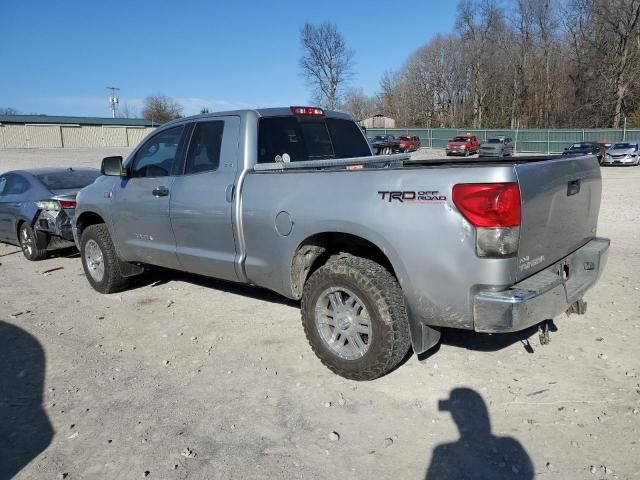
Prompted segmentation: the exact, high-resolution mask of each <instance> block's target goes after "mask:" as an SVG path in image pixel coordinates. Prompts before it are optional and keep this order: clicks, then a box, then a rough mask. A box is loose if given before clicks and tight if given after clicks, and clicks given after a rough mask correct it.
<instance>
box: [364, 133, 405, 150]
mask: <svg viewBox="0 0 640 480" xmlns="http://www.w3.org/2000/svg"><path fill="white" fill-rule="evenodd" d="M371 147H372V148H373V153H375V154H376V155H390V154H392V153H398V152H399V151H400V141H399V140H398V139H397V138H396V137H394V136H393V135H376V136H375V137H373V142H371Z"/></svg>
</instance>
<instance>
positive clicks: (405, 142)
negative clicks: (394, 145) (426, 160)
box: [400, 135, 422, 152]
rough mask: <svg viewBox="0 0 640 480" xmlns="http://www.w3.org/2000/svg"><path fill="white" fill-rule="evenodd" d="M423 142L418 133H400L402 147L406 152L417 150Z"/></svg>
mask: <svg viewBox="0 0 640 480" xmlns="http://www.w3.org/2000/svg"><path fill="white" fill-rule="evenodd" d="M421 144H422V142H420V137H418V136H417V135H400V148H401V149H402V150H403V151H405V152H415V151H416V150H418V149H419V148H420V145H421Z"/></svg>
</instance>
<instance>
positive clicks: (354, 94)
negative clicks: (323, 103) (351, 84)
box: [340, 88, 377, 120]
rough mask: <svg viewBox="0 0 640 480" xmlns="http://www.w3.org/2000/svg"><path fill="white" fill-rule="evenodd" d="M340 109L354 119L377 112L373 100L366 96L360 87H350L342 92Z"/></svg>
mask: <svg viewBox="0 0 640 480" xmlns="http://www.w3.org/2000/svg"><path fill="white" fill-rule="evenodd" d="M340 110H342V111H345V112H347V113H348V114H349V115H351V116H352V117H353V118H354V119H356V120H363V119H365V118H368V117H370V116H372V115H374V114H375V113H377V112H376V111H375V110H376V107H375V100H374V99H373V98H371V97H368V96H367V95H366V94H365V93H364V91H363V90H362V89H361V88H350V89H348V90H347V91H346V92H345V93H344V97H343V99H342V102H341V104H340Z"/></svg>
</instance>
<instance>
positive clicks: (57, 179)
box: [36, 170, 100, 190]
mask: <svg viewBox="0 0 640 480" xmlns="http://www.w3.org/2000/svg"><path fill="white" fill-rule="evenodd" d="M99 176H100V172H99V171H92V170H88V171H87V170H66V171H64V172H52V173H44V174H39V175H36V178H37V179H38V180H40V182H41V183H42V184H43V185H44V186H45V187H46V188H47V189H49V190H65V189H81V188H84V187H86V186H87V185H91V184H92V183H93V182H94V181H95V179H96V178H98V177H99Z"/></svg>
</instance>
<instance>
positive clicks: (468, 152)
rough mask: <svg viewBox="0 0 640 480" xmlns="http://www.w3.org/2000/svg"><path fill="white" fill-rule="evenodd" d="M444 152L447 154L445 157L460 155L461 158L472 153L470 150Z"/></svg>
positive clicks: (447, 150)
mask: <svg viewBox="0 0 640 480" xmlns="http://www.w3.org/2000/svg"><path fill="white" fill-rule="evenodd" d="M445 152H446V153H447V155H460V156H462V157H464V156H465V155H468V154H471V153H472V152H471V151H470V150H449V149H446V150H445Z"/></svg>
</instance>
